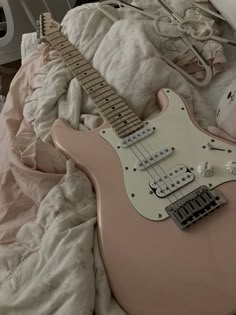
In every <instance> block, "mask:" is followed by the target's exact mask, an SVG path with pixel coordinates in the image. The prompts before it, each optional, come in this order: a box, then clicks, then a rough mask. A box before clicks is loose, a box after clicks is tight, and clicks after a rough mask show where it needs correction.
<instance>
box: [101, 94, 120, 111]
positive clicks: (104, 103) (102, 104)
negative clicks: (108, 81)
mask: <svg viewBox="0 0 236 315" xmlns="http://www.w3.org/2000/svg"><path fill="white" fill-rule="evenodd" d="M116 99H119V100H122V99H121V98H120V96H119V95H118V94H117V95H115V97H114V98H113V99H110V100H109V102H106V101H104V100H102V101H100V102H102V103H101V104H100V102H99V103H97V106H98V107H100V108H101V109H102V110H103V106H105V105H106V109H107V108H108V107H109V106H110V103H111V102H112V101H115V100H116ZM108 105H109V106H108Z"/></svg>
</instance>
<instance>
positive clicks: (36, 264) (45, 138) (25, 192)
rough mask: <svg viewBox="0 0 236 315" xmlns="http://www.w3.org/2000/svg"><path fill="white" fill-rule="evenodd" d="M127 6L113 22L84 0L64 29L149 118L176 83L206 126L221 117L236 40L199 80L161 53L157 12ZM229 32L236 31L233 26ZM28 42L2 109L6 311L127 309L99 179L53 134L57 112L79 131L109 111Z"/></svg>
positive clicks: (0, 294) (2, 304) (0, 214)
mask: <svg viewBox="0 0 236 315" xmlns="http://www.w3.org/2000/svg"><path fill="white" fill-rule="evenodd" d="M134 3H135V4H138V5H140V6H141V5H142V1H140V0H136V1H134ZM154 3H155V1H151V0H150V1H148V2H147V6H150V7H153V6H154V7H155V4H154ZM181 3H184V1H182V0H181ZM125 14H127V16H126V15H125V17H127V18H126V19H122V20H120V21H118V22H116V23H113V22H112V21H111V20H110V19H109V18H107V17H106V16H104V14H103V13H102V12H100V11H98V10H97V8H96V4H94V3H92V4H85V5H83V6H81V7H77V8H75V9H73V10H71V11H69V12H68V13H67V15H66V16H65V18H64V20H63V22H62V25H63V27H62V31H63V33H64V34H66V35H67V36H68V38H69V40H70V41H71V42H72V43H73V44H74V45H75V46H76V47H78V48H79V49H80V50H81V52H82V53H83V54H84V55H85V56H86V58H87V59H89V60H90V61H92V62H93V65H94V66H95V68H97V69H98V71H99V72H100V73H101V74H102V75H103V76H104V77H105V78H106V80H107V81H108V82H109V83H110V84H112V85H113V86H114V87H115V88H116V90H117V91H118V92H119V93H120V94H121V95H122V97H123V98H124V99H125V100H126V101H127V102H128V103H129V104H130V106H131V108H132V109H133V110H134V111H135V113H136V114H137V115H138V116H139V117H141V118H142V119H146V118H147V117H148V116H150V115H152V114H153V113H154V112H156V111H157V110H158V106H157V104H156V103H157V100H156V92H157V91H158V90H159V89H161V88H163V87H169V88H171V89H173V90H175V91H176V92H178V93H179V94H181V95H183V96H184V97H185V99H186V100H187V101H188V103H189V104H190V106H191V107H192V108H193V110H194V114H195V117H196V119H197V121H198V122H199V123H200V124H201V126H203V127H204V128H207V127H208V126H214V125H215V124H216V122H215V114H216V107H217V104H218V101H219V99H220V96H221V95H222V93H223V92H224V90H225V88H226V87H227V86H228V84H229V83H230V82H231V81H232V80H233V79H235V78H236V58H235V51H234V49H235V48H233V47H230V46H225V47H224V54H225V57H226V59H227V63H226V64H225V65H224V66H225V67H226V68H225V71H224V72H222V73H220V74H217V75H216V76H215V77H214V79H213V81H212V82H211V83H210V85H209V86H208V87H206V88H197V87H195V86H193V85H191V84H190V83H189V82H187V81H186V79H185V78H183V76H182V75H181V74H179V73H178V72H177V71H175V70H174V69H172V68H171V67H169V66H168V65H167V64H166V63H165V62H164V61H163V60H162V59H161V58H160V56H159V54H158V47H157V44H156V41H157V37H155V36H154V35H153V33H152V32H151V31H150V30H151V27H152V25H151V23H150V21H149V20H145V19H144V18H140V17H137V16H136V15H135V18H134V17H133V16H132V15H131V13H125ZM136 18H137V20H136ZM222 31H223V32H224V34H226V35H227V36H234V34H233V32H232V30H231V29H230V28H229V27H228V26H222ZM21 50H22V67H21V69H20V70H19V72H18V73H17V75H16V76H15V78H14V80H13V82H12V84H11V88H10V91H9V94H8V96H7V101H6V103H5V106H4V109H3V112H2V113H1V116H0V128H1V132H0V146H1V155H0V181H1V186H0V242H1V246H0V283H1V286H0V314H3V315H17V314H19V315H23V314H24V315H28V314H29V315H32V314H34V315H49V314H58V315H59V314H63V315H64V314H70V315H74V314H77V315H78V314H79V315H80V314H81V315H89V314H97V315H122V314H125V312H124V311H123V310H122V309H121V307H120V306H119V305H118V303H117V302H116V300H115V298H114V297H113V295H112V293H111V290H110V288H109V284H108V280H107V277H106V272H105V269H104V265H103V262H102V259H101V256H100V252H99V245H98V239H97V226H96V197H95V193H94V190H93V187H92V184H91V182H90V180H89V179H88V177H87V176H86V175H85V174H84V173H83V172H82V171H81V170H80V169H79V168H78V167H77V166H76V165H75V164H74V162H73V161H72V160H68V159H67V158H66V157H65V156H64V155H63V154H62V153H61V152H60V151H59V150H57V149H56V148H55V146H54V145H53V142H52V139H51V135H50V128H51V126H52V124H53V122H54V121H55V120H56V119H57V118H62V119H65V120H66V121H67V122H68V123H69V124H70V125H71V126H72V127H73V128H75V129H80V130H90V129H93V128H96V127H97V126H99V125H100V123H101V118H100V116H99V114H98V111H97V109H96V108H95V106H94V103H93V102H92V101H91V99H90V98H89V97H88V96H87V95H86V93H84V92H83V90H82V89H81V87H80V84H79V83H78V81H77V80H76V79H75V78H73V76H72V74H71V72H70V71H69V70H68V69H67V68H66V67H65V66H64V64H63V62H62V61H61V59H60V57H59V56H58V54H57V53H56V52H55V51H53V50H50V49H49V47H48V45H46V44H42V45H40V46H38V45H37V38H36V34H35V33H33V34H25V35H24V36H23V40H22V49H21ZM157 314H158V313H157Z"/></svg>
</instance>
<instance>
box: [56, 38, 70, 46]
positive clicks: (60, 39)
mask: <svg viewBox="0 0 236 315" xmlns="http://www.w3.org/2000/svg"><path fill="white" fill-rule="evenodd" d="M51 42H52V45H53V46H56V45H61V44H63V43H67V44H70V42H69V41H68V40H67V39H66V38H65V37H63V36H62V37H59V38H56V39H53V40H52V41H51ZM70 45H71V44H70Z"/></svg>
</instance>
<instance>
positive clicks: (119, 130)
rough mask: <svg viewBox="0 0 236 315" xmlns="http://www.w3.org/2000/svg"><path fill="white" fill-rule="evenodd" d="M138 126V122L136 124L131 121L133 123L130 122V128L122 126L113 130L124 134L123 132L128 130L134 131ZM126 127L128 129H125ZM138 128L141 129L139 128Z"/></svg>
mask: <svg viewBox="0 0 236 315" xmlns="http://www.w3.org/2000/svg"><path fill="white" fill-rule="evenodd" d="M139 124H140V122H139V121H137V122H135V121H133V122H132V126H127V125H123V126H120V127H119V128H117V127H114V126H113V128H115V129H116V131H117V132H119V133H122V132H124V131H125V130H130V129H133V130H135V131H136V129H137V128H135V127H136V126H137V125H139ZM125 127H126V128H125ZM127 127H128V128H127ZM140 128H141V126H140ZM123 129H124V130H123Z"/></svg>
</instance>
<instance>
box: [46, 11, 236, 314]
mask: <svg viewBox="0 0 236 315" xmlns="http://www.w3.org/2000/svg"><path fill="white" fill-rule="evenodd" d="M40 20H41V22H40V26H41V27H40V36H41V38H43V39H44V40H46V41H47V42H48V43H50V45H52V47H53V48H54V49H56V50H57V51H58V52H59V53H60V55H61V56H62V58H63V60H64V62H65V65H66V66H67V67H69V68H70V69H71V71H72V73H73V74H74V76H75V77H76V78H77V79H78V80H79V82H80V84H81V86H82V87H83V88H84V90H85V91H86V92H87V93H88V94H89V96H90V97H91V98H92V99H93V100H94V102H95V103H96V105H97V107H98V109H99V111H100V113H101V115H102V117H103V118H104V123H103V125H102V126H100V127H99V128H98V129H96V130H93V131H83V132H80V131H77V130H73V129H72V128H71V127H70V126H68V125H67V124H66V123H65V122H63V121H62V120H57V121H56V122H55V123H54V124H53V126H52V131H51V134H52V138H53V141H54V143H55V145H56V146H57V148H58V149H59V150H61V151H62V152H63V153H64V154H66V155H67V156H68V157H70V158H72V159H73V160H74V161H75V162H76V163H77V164H78V165H79V166H80V168H81V169H82V170H84V171H85V172H86V174H87V175H88V176H89V177H90V179H91V181H92V182H93V184H94V186H95V188H96V195H97V208H98V231H99V244H100V250H101V254H102V258H103V261H104V265H105V268H106V272H107V275H108V279H109V283H110V286H111V289H112V291H113V294H114V296H115V297H116V299H117V301H118V302H119V303H120V305H121V307H122V308H123V309H124V310H125V311H126V312H127V314H130V315H159V314H160V315H233V314H235V313H236V147H235V145H233V144H232V143H230V142H228V141H224V140H223V139H221V138H217V137H215V136H212V135H211V134H209V133H207V132H206V131H204V130H203V129H201V128H200V127H199V126H198V124H197V123H196V122H195V121H194V118H193V115H192V113H191V111H190V109H189V107H188V106H187V105H186V104H185V102H184V100H183V99H182V98H181V97H180V96H179V95H177V94H176V93H175V92H174V91H172V90H170V89H162V90H160V91H159V92H158V99H159V103H160V104H161V106H162V112H161V114H160V115H158V117H155V118H154V119H152V120H149V121H141V120H140V119H139V117H137V116H136V115H135V113H134V112H133V111H132V110H131V109H130V108H129V107H128V105H127V104H126V103H125V102H124V101H123V100H122V98H121V97H120V96H119V95H118V94H117V93H116V91H115V90H114V89H113V88H112V87H111V86H110V85H109V84H108V83H107V82H106V81H105V80H104V78H102V77H101V75H100V74H99V73H98V72H97V71H96V70H95V69H94V67H93V66H92V65H91V64H90V63H89V62H88V61H87V60H86V59H85V58H84V57H83V55H82V54H81V53H80V52H79V51H78V50H77V49H76V48H75V47H74V46H73V45H72V44H71V43H70V42H69V41H68V40H67V38H66V37H65V36H64V35H63V34H62V33H61V32H60V25H59V24H57V23H56V22H55V21H53V20H52V19H51V16H50V15H49V14H43V15H41V18H40Z"/></svg>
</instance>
